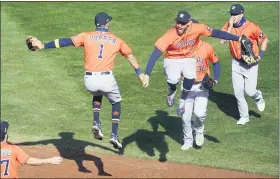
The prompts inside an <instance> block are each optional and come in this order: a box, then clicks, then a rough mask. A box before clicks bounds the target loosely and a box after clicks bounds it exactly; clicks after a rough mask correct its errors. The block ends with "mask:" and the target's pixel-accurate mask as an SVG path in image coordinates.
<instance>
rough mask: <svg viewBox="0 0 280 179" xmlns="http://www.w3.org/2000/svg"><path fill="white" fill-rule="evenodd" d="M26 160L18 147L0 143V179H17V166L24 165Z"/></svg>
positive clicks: (26, 157)
mask: <svg viewBox="0 0 280 179" xmlns="http://www.w3.org/2000/svg"><path fill="white" fill-rule="evenodd" d="M28 158H29V156H28V155H27V154H26V153H25V152H24V151H23V150H22V149H21V148H20V147H18V146H16V145H11V144H8V143H6V142H1V178H18V176H17V168H18V164H25V162H26V161H27V159H28Z"/></svg>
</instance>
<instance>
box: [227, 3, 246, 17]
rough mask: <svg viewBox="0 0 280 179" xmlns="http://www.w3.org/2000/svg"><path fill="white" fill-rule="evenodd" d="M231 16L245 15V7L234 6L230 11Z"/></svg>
mask: <svg viewBox="0 0 280 179" xmlns="http://www.w3.org/2000/svg"><path fill="white" fill-rule="evenodd" d="M229 13H230V14H234V15H239V14H242V13H244V7H243V6H242V5H241V4H233V5H232V6H231V7H230V10H229Z"/></svg>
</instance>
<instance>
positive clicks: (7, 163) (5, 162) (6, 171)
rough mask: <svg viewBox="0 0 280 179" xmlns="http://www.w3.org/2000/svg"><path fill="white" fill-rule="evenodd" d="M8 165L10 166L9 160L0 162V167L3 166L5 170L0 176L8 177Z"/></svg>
mask: <svg viewBox="0 0 280 179" xmlns="http://www.w3.org/2000/svg"><path fill="white" fill-rule="evenodd" d="M9 164H10V160H8V159H6V160H1V166H2V165H5V166H4V168H5V170H4V173H3V174H2V175H1V176H8V175H9V173H8V171H9Z"/></svg>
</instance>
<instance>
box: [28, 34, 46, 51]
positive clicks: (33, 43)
mask: <svg viewBox="0 0 280 179" xmlns="http://www.w3.org/2000/svg"><path fill="white" fill-rule="evenodd" d="M25 42H26V45H27V48H28V49H29V50H30V51H36V50H39V49H40V46H41V45H42V42H41V41H40V40H38V39H37V38H36V37H33V36H28V37H27V39H26V40H25Z"/></svg>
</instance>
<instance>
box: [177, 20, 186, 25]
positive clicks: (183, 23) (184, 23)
mask: <svg viewBox="0 0 280 179" xmlns="http://www.w3.org/2000/svg"><path fill="white" fill-rule="evenodd" d="M187 23H188V22H179V21H178V22H176V24H181V25H186V24H187Z"/></svg>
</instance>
